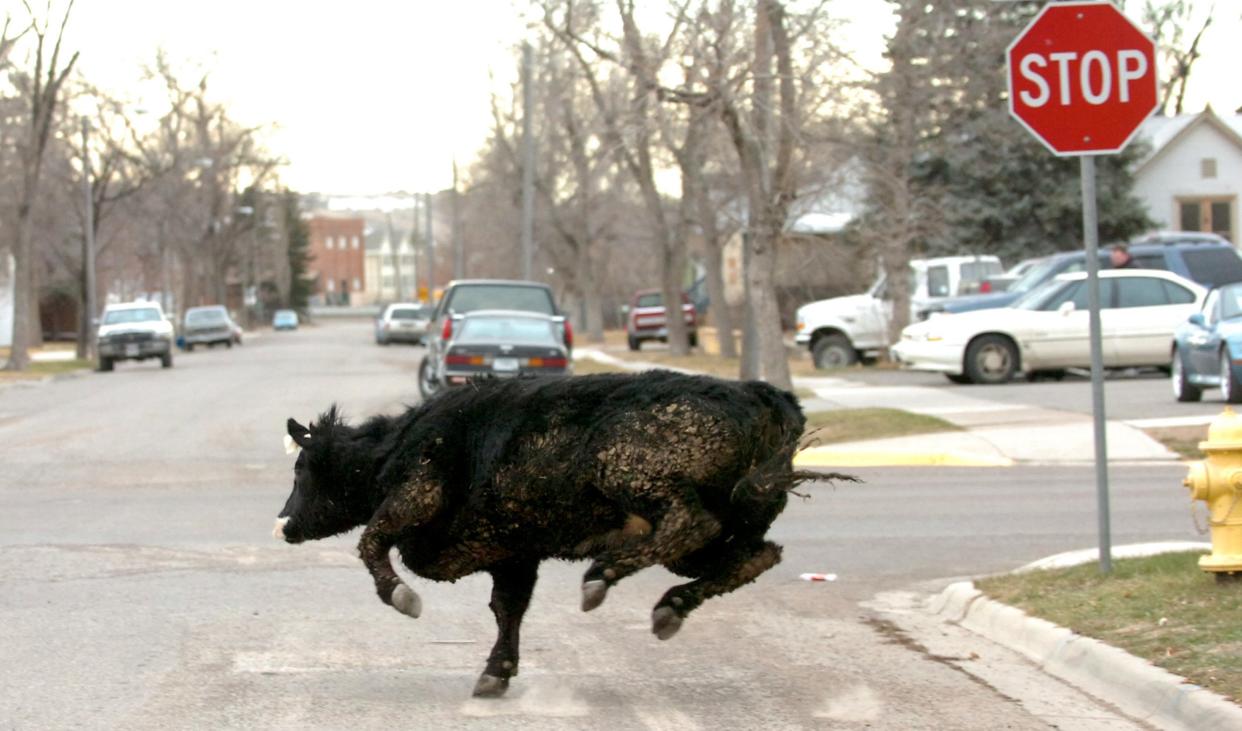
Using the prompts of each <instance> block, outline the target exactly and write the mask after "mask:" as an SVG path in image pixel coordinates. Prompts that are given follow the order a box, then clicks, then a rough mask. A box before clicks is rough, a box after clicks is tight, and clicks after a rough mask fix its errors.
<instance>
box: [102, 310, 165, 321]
mask: <svg viewBox="0 0 1242 731" xmlns="http://www.w3.org/2000/svg"><path fill="white" fill-rule="evenodd" d="M159 319H161V318H160V311H159V310H157V309H155V308H154V307H142V308H139V309H133V310H109V311H108V312H106V313H104V318H103V324H105V325H124V324H126V323H130V322H152V321H158V320H159Z"/></svg>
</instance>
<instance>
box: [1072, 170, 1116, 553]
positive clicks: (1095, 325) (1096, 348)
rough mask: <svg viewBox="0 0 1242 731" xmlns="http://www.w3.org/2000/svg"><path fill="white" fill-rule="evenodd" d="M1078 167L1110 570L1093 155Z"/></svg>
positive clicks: (1101, 509) (1102, 519)
mask: <svg viewBox="0 0 1242 731" xmlns="http://www.w3.org/2000/svg"><path fill="white" fill-rule="evenodd" d="M1079 163H1080V164H1081V171H1082V176H1081V179H1082V232H1083V240H1084V242H1085V244H1086V247H1087V306H1088V307H1090V308H1091V315H1090V318H1091V413H1092V415H1093V416H1094V422H1095V423H1094V426H1095V492H1096V506H1097V510H1096V512H1097V513H1098V516H1099V534H1100V536H1099V537H1100V571H1101V572H1103V573H1106V574H1107V573H1109V572H1111V571H1112V570H1113V543H1112V529H1111V527H1110V520H1109V512H1110V511H1109V505H1108V439H1107V436H1106V433H1105V428H1106V425H1107V422H1106V420H1105V417H1104V338H1103V337H1102V336H1101V334H1100V254H1099V251H1100V245H1099V244H1100V242H1099V238H1100V234H1099V231H1100V226H1099V224H1100V222H1099V214H1098V212H1097V211H1096V207H1095V155H1083V156H1082V157H1080V158H1079Z"/></svg>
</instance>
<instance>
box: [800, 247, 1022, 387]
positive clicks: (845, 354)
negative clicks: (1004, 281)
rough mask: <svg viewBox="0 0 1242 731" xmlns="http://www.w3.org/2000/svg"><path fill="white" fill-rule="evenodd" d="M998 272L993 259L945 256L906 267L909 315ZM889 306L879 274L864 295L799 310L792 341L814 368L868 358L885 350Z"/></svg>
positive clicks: (890, 303)
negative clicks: (806, 351)
mask: <svg viewBox="0 0 1242 731" xmlns="http://www.w3.org/2000/svg"><path fill="white" fill-rule="evenodd" d="M1001 270H1002V267H1001V262H1000V259H998V258H996V257H995V256H946V257H940V258H936V259H914V260H912V261H911V262H910V312H911V319H913V316H914V313H915V312H917V311H918V310H919V309H920V308H923V307H925V306H927V305H928V304H930V303H933V302H936V301H939V300H941V299H943V298H945V297H949V296H951V295H954V294H957V293H959V292H961V291H963V288H966V289H969V288H970V286H971V285H972V283H977V282H979V281H982V280H983V279H985V278H986V277H988V276H992V275H995V274H999V273H1000V272H1001ZM892 309H893V305H892V302H891V301H890V300H889V299H888V287H887V284H886V282H885V280H884V275H883V273H881V274H880V276H878V277H876V280H875V283H873V284H872V285H871V288H870V289H868V290H867V291H866V292H865V293H863V294H856V295H849V296H847V297H833V298H831V299H826V300H819V301H818V302H811V303H809V304H806V305H803V306H802V307H799V308H798V315H797V328H798V332H797V335H796V336H795V338H794V339H795V341H796V342H797V343H798V344H799V345H804V346H806V347H807V348H809V349H810V351H811V357H812V359H813V360H814V362H815V367H816V368H840V367H843V366H847V365H850V364H851V363H853V362H855V361H857V360H859V359H862V358H873V357H876V356H878V355H879V354H880V353H882V352H883V351H884V350H885V349H887V348H888V346H889V338H888V322H889V317H890V316H891V314H892Z"/></svg>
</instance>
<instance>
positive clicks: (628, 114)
mask: <svg viewBox="0 0 1242 731" xmlns="http://www.w3.org/2000/svg"><path fill="white" fill-rule="evenodd" d="M616 5H617V10H618V14H619V16H620V20H621V25H622V31H623V32H622V37H621V39H620V40H616V39H608V38H607V37H606V36H605V34H603V33H602V31H601V30H600V29H599V27H598V25H596V26H595V27H592V26H591V25H590V24H587V23H584V22H583V20H584V17H583V16H584V15H585V16H586V18H585V19H586V20H588V21H589V20H593V19H596V18H598V9H597V8H595V7H594V6H591V5H588V6H587V8H588V10H589V12H586V13H583V12H581V11H582V10H583V6H582V5H580V4H578V3H575V2H574V0H547V1H546V2H545V3H544V24H545V26H546V27H547V28H548V30H550V31H551V32H552V33H553V34H554V36H555V37H556V38H558V39H559V40H560V41H561V42H563V43H564V44H565V47H566V48H567V49H568V50H569V51H570V53H571V54H572V55H573V57H574V59H575V60H576V61H577V62H578V66H579V68H580V69H581V71H582V76H583V78H584V79H585V80H586V83H587V87H588V88H589V89H590V93H591V99H592V100H593V101H594V102H595V104H596V107H597V109H598V110H599V112H600V115H601V117H602V119H603V122H604V129H605V135H604V140H605V144H606V145H607V146H608V147H609V148H611V150H612V151H613V154H615V155H616V157H617V161H618V163H619V164H620V165H621V167H622V168H623V169H624V170H625V171H626V172H628V173H629V175H630V177H631V178H632V180H633V181H634V183H635V184H636V185H637V187H638V190H639V194H640V197H641V199H642V201H643V206H644V209H645V212H646V223H647V225H648V227H649V235H650V236H651V238H652V240H653V241H654V242H656V251H657V253H658V255H659V257H660V263H661V273H662V276H661V285H662V286H661V289H662V291H663V293H664V294H663V299H664V304H665V314H666V317H665V323H666V327H667V330H668V342H669V350H670V351H671V352H672V353H673V354H674V355H678V354H685V353H686V352H688V350H689V339H688V330H687V328H686V324H685V320H684V319H683V318H682V317H680V316H678V315H680V312H679V310H680V305H681V300H682V292H683V283H682V279H683V277H684V275H685V270H686V263H687V259H686V244H685V239H684V237H683V236H682V234H683V232H684V229H682V228H681V227H680V225H679V223H678V221H677V219H676V218H675V216H674V214H673V212H672V211H670V210H669V207H668V205H667V202H666V199H665V197H664V196H663V195H662V194H661V192H660V189H659V186H658V185H657V184H656V173H657V170H658V167H659V162H658V159H659V155H660V141H659V139H658V134H657V125H656V124H653V122H652V117H653V115H657V114H659V113H660V110H659V108H658V107H659V105H658V101H659V99H658V97H657V95H656V93H655V92H656V89H655V88H654V87H653V86H652V85H651V83H650V79H653V78H655V77H656V76H657V75H658V72H659V69H660V68H661V67H662V65H663V64H664V62H665V61H666V59H667V57H668V54H669V50H670V47H671V42H672V39H673V38H674V37H675V36H676V34H677V32H678V30H679V28H680V21H676V22H675V23H674V26H673V29H672V31H671V32H670V33H669V35H668V37H667V39H666V40H665V41H664V42H662V43H658V44H651V43H649V42H648V39H646V38H644V36H643V34H642V33H641V31H640V30H639V28H638V25H637V22H636V20H635V17H634V3H633V2H632V0H617V2H616ZM677 15H678V17H680V16H681V13H678V14H677ZM588 34H590V37H588ZM605 43H607V44H610V45H612V46H613V47H612V48H605V47H604V44H605ZM588 54H589V55H590V56H591V57H593V58H594V59H595V60H603V61H608V62H610V63H612V64H614V66H613V68H614V69H623V70H624V71H625V74H626V76H624V77H622V78H624V79H626V80H627V81H628V82H629V83H630V84H631V85H632V86H633V87H634V88H633V90H632V93H631V94H630V95H629V103H628V104H627V105H625V106H620V105H618V104H616V103H615V101H614V99H615V97H612V98H610V95H609V94H607V93H606V91H605V83H604V82H605V80H604V79H603V78H601V74H600V72H599V70H598V69H597V68H596V66H595V65H594V64H592V63H591V59H590V58H588ZM614 81H616V80H615V79H614Z"/></svg>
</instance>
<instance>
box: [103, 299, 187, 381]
mask: <svg viewBox="0 0 1242 731" xmlns="http://www.w3.org/2000/svg"><path fill="white" fill-rule="evenodd" d="M172 346H173V325H172V323H171V322H169V321H168V318H166V317H164V310H163V308H161V307H160V305H159V303H158V302H127V303H125V304H119V305H108V306H107V307H105V308H104V312H103V317H102V318H101V319H100V321H99V346H98V351H99V370H101V371H110V370H112V365H113V363H115V362H116V361H118V360H146V359H147V358H159V359H160V365H162V366H163V367H165V368H172V364H173V358H172V354H173V348H172Z"/></svg>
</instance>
